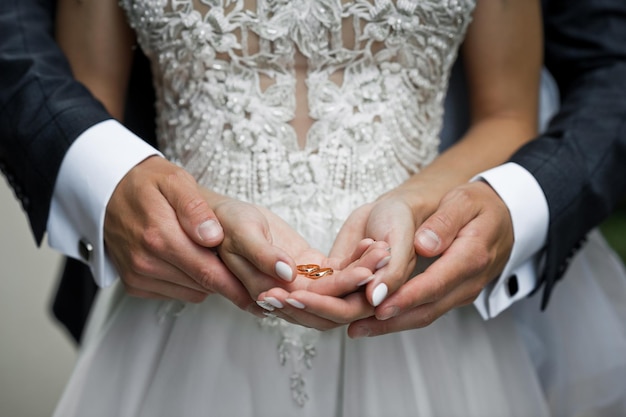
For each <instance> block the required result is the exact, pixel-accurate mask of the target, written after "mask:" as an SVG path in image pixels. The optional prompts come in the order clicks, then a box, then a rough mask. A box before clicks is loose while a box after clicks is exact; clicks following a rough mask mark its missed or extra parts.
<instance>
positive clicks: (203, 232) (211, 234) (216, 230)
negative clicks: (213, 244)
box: [198, 219, 222, 242]
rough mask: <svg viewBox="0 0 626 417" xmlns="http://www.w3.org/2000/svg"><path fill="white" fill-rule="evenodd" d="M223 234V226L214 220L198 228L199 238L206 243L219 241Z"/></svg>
mask: <svg viewBox="0 0 626 417" xmlns="http://www.w3.org/2000/svg"><path fill="white" fill-rule="evenodd" d="M221 234H222V226H220V225H219V223H218V222H216V221H215V220H213V219H211V220H207V221H205V222H204V223H202V224H201V225H200V226H198V236H200V239H202V240H203V241H205V242H207V241H211V240H215V239H218V238H219V237H220V235H221Z"/></svg>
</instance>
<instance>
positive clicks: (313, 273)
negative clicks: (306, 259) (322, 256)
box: [296, 264, 334, 279]
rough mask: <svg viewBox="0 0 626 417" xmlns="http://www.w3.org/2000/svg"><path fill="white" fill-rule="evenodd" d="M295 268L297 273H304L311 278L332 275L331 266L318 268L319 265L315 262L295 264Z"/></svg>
mask: <svg viewBox="0 0 626 417" xmlns="http://www.w3.org/2000/svg"><path fill="white" fill-rule="evenodd" d="M296 269H297V270H298V274H300V275H305V276H307V277H309V278H312V279H318V278H322V277H325V276H326V275H332V274H333V272H334V271H333V269H332V268H320V266H319V265H315V264H305V265H296Z"/></svg>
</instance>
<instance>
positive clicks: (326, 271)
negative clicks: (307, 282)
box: [307, 268, 334, 279]
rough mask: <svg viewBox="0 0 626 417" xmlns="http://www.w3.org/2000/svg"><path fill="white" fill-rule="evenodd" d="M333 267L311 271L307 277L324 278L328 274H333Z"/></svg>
mask: <svg viewBox="0 0 626 417" xmlns="http://www.w3.org/2000/svg"><path fill="white" fill-rule="evenodd" d="M333 272H334V271H333V269H332V268H321V269H319V270H317V271H314V272H310V273H309V274H308V275H307V277H309V278H313V279H318V278H322V277H325V276H326V275H332V274H333Z"/></svg>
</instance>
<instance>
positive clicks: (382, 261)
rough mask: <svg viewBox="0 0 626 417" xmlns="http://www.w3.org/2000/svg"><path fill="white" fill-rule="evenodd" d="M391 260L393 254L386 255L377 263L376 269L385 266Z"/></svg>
mask: <svg viewBox="0 0 626 417" xmlns="http://www.w3.org/2000/svg"><path fill="white" fill-rule="evenodd" d="M390 260H391V255H389V256H386V257H384V258H383V259H381V260H380V261H379V262H378V263H377V264H376V270H379V269H380V268H382V267H383V266H385V265H387V264H388V263H389V261H390Z"/></svg>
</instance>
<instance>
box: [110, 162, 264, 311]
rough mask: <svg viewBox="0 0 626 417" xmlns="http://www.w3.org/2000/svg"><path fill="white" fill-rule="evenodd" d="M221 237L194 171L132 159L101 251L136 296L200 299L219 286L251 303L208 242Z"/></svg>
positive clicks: (232, 296)
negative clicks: (136, 162) (134, 162)
mask: <svg viewBox="0 0 626 417" xmlns="http://www.w3.org/2000/svg"><path fill="white" fill-rule="evenodd" d="M223 238H224V232H223V230H222V227H221V225H220V223H219V222H218V220H217V218H216V216H215V214H214V213H213V211H212V210H211V209H210V208H209V205H208V204H207V202H206V201H205V200H204V198H203V196H202V194H201V192H200V187H199V186H198V184H197V183H196V181H195V180H194V179H193V177H192V176H191V175H189V174H188V173H187V172H186V171H184V170H183V169H181V168H180V167H177V166H176V165H174V164H172V163H170V162H168V161H167V160H165V159H163V158H161V157H151V158H148V159H146V160H145V161H143V162H141V163H140V164H138V165H137V166H135V167H134V168H133V169H132V170H131V171H130V172H129V173H128V174H127V175H126V176H125V177H124V178H123V179H122V181H121V182H120V183H119V184H118V186H117V187H116V189H115V191H114V193H113V195H112V196H111V199H110V200H109V203H108V205H107V209H106V215H105V222H104V240H105V245H106V250H107V253H108V255H109V256H110V257H111V259H112V261H113V263H114V265H115V266H116V268H117V271H118V273H119V274H120V278H121V280H122V281H123V283H124V286H125V288H126V290H127V291H128V293H130V294H131V295H134V296H137V297H144V298H175V299H179V300H183V301H189V302H200V301H202V300H204V299H205V298H206V296H207V295H208V294H210V293H212V292H216V293H220V294H222V295H223V296H225V297H226V298H228V299H229V300H231V301H232V302H233V303H234V304H236V305H237V306H238V307H240V308H242V309H248V308H250V307H251V306H252V308H256V305H254V300H252V298H250V296H249V295H248V292H247V291H246V290H245V288H244V287H243V285H241V283H240V282H239V280H238V279H236V278H235V277H234V276H233V275H232V274H231V273H230V271H229V270H228V269H227V268H226V267H225V266H224V264H223V263H222V262H221V260H220V259H219V258H218V257H217V256H216V255H215V252H214V251H213V250H211V249H210V248H213V247H215V246H217V245H219V244H220V243H221V242H222V240H223Z"/></svg>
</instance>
